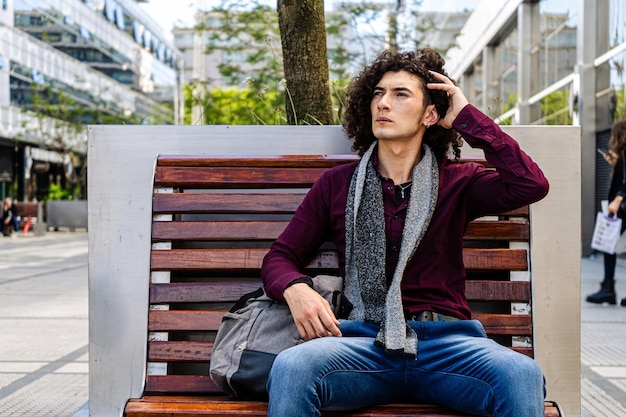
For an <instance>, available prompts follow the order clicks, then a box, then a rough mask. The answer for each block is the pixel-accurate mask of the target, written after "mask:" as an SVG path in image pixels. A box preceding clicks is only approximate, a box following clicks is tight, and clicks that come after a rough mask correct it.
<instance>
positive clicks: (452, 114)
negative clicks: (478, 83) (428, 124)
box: [426, 71, 469, 129]
mask: <svg viewBox="0 0 626 417" xmlns="http://www.w3.org/2000/svg"><path fill="white" fill-rule="evenodd" d="M430 73H431V74H432V75H433V76H434V77H435V78H437V79H438V80H440V81H441V82H440V83H427V84H426V87H427V88H430V89H431V90H441V91H445V92H446V93H447V94H448V102H449V103H448V104H449V107H448V111H447V112H446V114H445V116H443V117H441V118H440V119H439V122H437V124H438V125H439V126H442V127H445V128H446V129H451V128H452V123H453V122H454V120H455V119H456V117H457V116H458V115H459V113H460V112H461V110H463V107H465V106H467V105H468V104H469V102H468V101H467V98H466V97H465V94H463V91H462V90H461V88H460V87H458V86H456V85H454V83H453V82H452V80H450V78H448V77H446V76H445V75H443V74H440V73H438V72H435V71H430Z"/></svg>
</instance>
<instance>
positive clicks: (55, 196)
mask: <svg viewBox="0 0 626 417" xmlns="http://www.w3.org/2000/svg"><path fill="white" fill-rule="evenodd" d="M73 196H74V193H73V190H72V189H71V188H63V187H61V186H60V185H57V184H55V183H51V184H50V189H49V190H48V195H47V196H45V197H44V201H48V200H72V199H73Z"/></svg>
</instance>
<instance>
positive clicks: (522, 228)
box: [463, 220, 530, 242]
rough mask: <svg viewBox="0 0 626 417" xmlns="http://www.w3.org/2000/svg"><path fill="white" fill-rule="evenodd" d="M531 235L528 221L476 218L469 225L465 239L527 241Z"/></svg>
mask: <svg viewBox="0 0 626 417" xmlns="http://www.w3.org/2000/svg"><path fill="white" fill-rule="evenodd" d="M529 237H530V225H529V224H528V222H524V223H521V222H518V221H491V220H476V221H473V222H471V223H470V224H469V225H468V227H467V230H466V231H465V235H464V236H463V239H465V240H509V241H525V242H527V241H528V239H529Z"/></svg>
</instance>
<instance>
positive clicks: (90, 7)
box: [0, 0, 182, 201]
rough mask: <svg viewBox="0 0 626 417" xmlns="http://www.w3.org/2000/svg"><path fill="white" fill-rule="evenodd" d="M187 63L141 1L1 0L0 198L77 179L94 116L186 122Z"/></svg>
mask: <svg viewBox="0 0 626 417" xmlns="http://www.w3.org/2000/svg"><path fill="white" fill-rule="evenodd" d="M181 66H182V55H181V53H180V52H179V51H178V50H177V49H176V48H175V46H174V45H173V43H172V42H171V41H169V40H168V39H167V38H166V37H165V36H164V30H163V29H162V28H161V27H160V26H159V25H158V24H157V23H156V22H155V21H154V20H153V19H151V18H150V16H148V15H147V14H146V13H145V12H144V11H143V10H142V9H141V8H140V7H139V6H138V5H137V3H136V2H135V1H134V0H127V1H123V0H118V1H115V0H2V3H1V6H0V197H4V196H13V197H14V198H15V199H16V200H19V201H31V200H42V199H43V198H44V197H45V196H47V195H48V192H49V190H50V188H51V187H52V185H53V184H55V185H57V186H60V187H61V188H71V187H72V185H75V184H79V183H80V181H81V179H82V177H84V172H85V170H84V168H85V154H86V150H87V129H86V126H87V125H88V124H174V123H178V122H179V115H180V113H181V112H180V91H181V85H182V77H181V76H180V75H179V74H180V73H181V72H180V71H179V67H181ZM83 197H84V196H83Z"/></svg>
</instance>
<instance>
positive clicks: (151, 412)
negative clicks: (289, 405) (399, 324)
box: [126, 395, 561, 417]
mask: <svg viewBox="0 0 626 417" xmlns="http://www.w3.org/2000/svg"><path fill="white" fill-rule="evenodd" d="M174 415H180V416H185V417H201V416H234V415H242V416H266V415H267V403H265V402H261V401H240V400H233V399H232V398H231V397H207V396H175V397H172V396H158V395H157V396H146V397H144V398H142V399H140V400H131V401H130V402H129V403H128V405H127V406H126V416H128V417H163V416H174ZM560 415H561V414H560V410H559V408H558V406H557V405H556V404H555V403H553V402H551V401H546V417H559V416H560ZM322 416H324V417H339V416H342V417H376V416H384V417H415V416H428V417H444V416H445V417H469V416H470V414H465V413H460V412H458V411H453V410H450V409H448V408H443V407H439V406H436V405H432V404H389V405H378V406H375V407H368V408H363V409H360V410H356V411H342V412H329V411H326V412H323V413H322Z"/></svg>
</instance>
